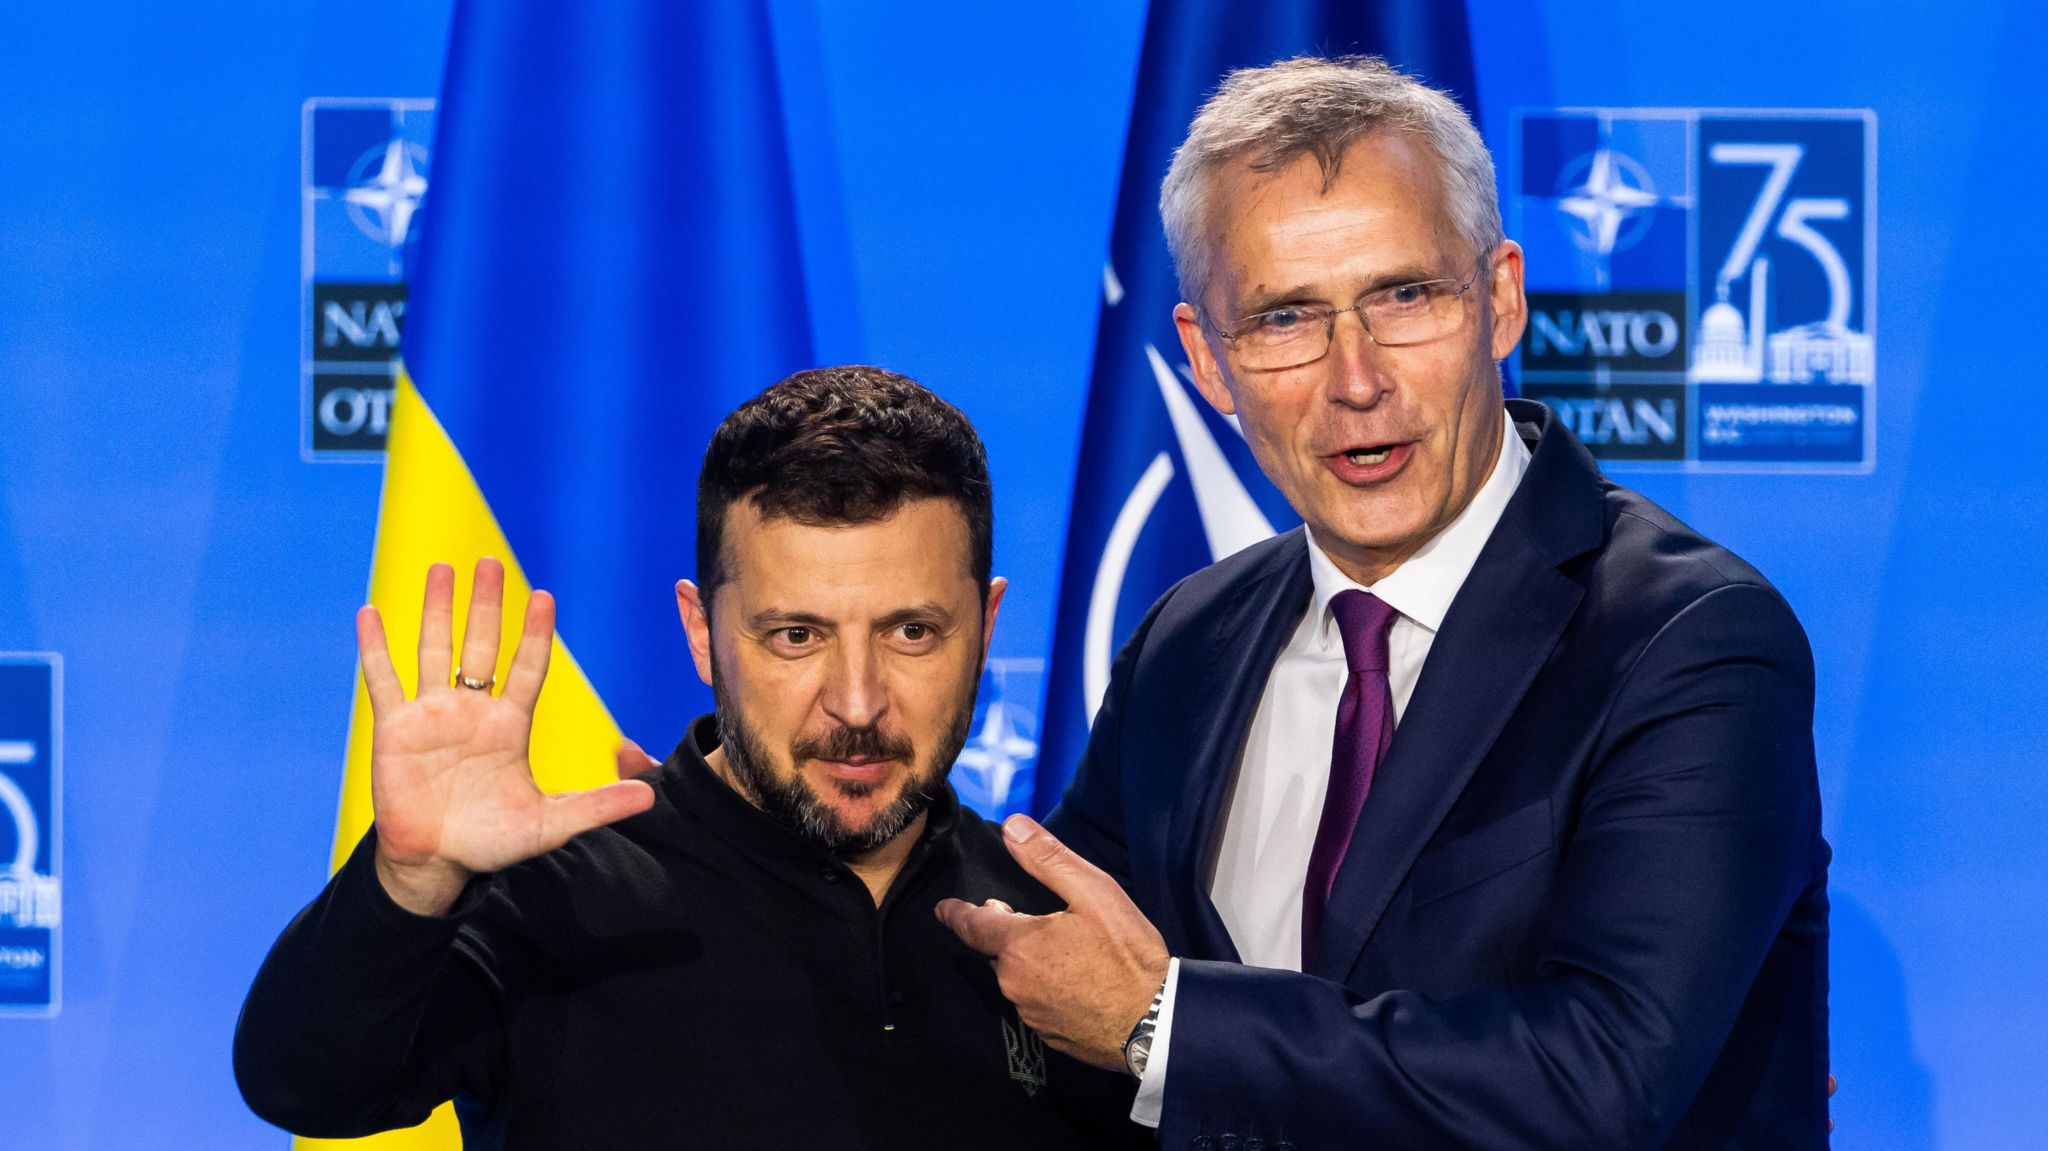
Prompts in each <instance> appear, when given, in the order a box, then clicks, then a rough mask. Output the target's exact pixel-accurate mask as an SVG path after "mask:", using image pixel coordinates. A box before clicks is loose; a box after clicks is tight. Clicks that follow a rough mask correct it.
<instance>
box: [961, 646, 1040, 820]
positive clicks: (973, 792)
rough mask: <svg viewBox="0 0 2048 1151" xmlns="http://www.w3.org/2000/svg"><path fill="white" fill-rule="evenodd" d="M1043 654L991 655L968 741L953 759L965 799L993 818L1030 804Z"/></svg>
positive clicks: (977, 694) (976, 702) (963, 798)
mask: <svg viewBox="0 0 2048 1151" xmlns="http://www.w3.org/2000/svg"><path fill="white" fill-rule="evenodd" d="M1044 695H1045V661H1044V660H1042V659H991V660H989V661H987V663H986V664H984V665H983V667H982V673H981V684H980V687H979V688H978V690H977V691H976V693H975V698H974V702H975V709H974V720H973V723H972V725H971V726H970V727H969V728H968V736H967V744H966V746H965V747H962V748H961V749H960V755H959V757H958V758H956V759H955V760H954V761H953V774H952V777H951V783H952V785H953V790H954V792H955V793H956V794H958V795H959V797H960V802H962V803H964V804H966V805H967V806H968V807H971V808H973V809H974V810H976V811H978V812H980V813H981V814H983V815H985V816H987V817H988V818H990V819H1001V818H1003V817H1004V816H1006V815H1009V814H1010V813H1012V812H1017V811H1021V812H1024V813H1026V814H1029V813H1030V810H1031V797H1032V787H1033V784H1034V782H1035V781H1036V776H1037V767H1038V715H1039V710H1040V706H1041V703H1042V701H1043V698H1044Z"/></svg>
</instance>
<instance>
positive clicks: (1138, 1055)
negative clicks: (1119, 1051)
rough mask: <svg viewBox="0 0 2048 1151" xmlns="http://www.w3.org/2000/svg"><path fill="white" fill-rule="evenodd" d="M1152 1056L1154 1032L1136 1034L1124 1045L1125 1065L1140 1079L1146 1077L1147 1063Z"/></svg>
mask: <svg viewBox="0 0 2048 1151" xmlns="http://www.w3.org/2000/svg"><path fill="white" fill-rule="evenodd" d="M1151 1058H1152V1032H1150V1031H1146V1032H1145V1033H1144V1034H1142V1035H1137V1036H1134V1037H1133V1038H1132V1039H1131V1041H1130V1042H1129V1043H1127V1044H1125V1045H1124V1067H1125V1069H1126V1070H1128V1071H1130V1073H1131V1074H1132V1075H1134V1076H1136V1077H1138V1078H1140V1079H1143V1078H1144V1077H1145V1064H1146V1063H1148V1062H1150V1061H1151Z"/></svg>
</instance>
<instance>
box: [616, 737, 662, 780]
mask: <svg viewBox="0 0 2048 1151" xmlns="http://www.w3.org/2000/svg"><path fill="white" fill-rule="evenodd" d="M613 754H614V755H615V756H617V758H618V761H619V778H620V779H635V778H638V777H639V776H643V775H647V774H649V773H650V772H652V771H654V770H655V769H656V768H659V767H660V766H661V761H660V760H658V759H656V758H654V757H653V756H651V755H649V754H647V753H646V752H645V751H643V750H641V748H640V745H639V744H637V743H634V742H633V741H632V740H630V739H621V740H620V741H619V747H618V750H617V751H616V752H614V753H613Z"/></svg>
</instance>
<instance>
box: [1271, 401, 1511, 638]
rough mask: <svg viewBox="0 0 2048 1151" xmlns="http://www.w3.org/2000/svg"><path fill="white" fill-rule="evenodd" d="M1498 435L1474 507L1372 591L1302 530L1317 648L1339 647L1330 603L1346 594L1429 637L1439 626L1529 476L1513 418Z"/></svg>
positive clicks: (1504, 420) (1467, 508) (1504, 419)
mask: <svg viewBox="0 0 2048 1151" xmlns="http://www.w3.org/2000/svg"><path fill="white" fill-rule="evenodd" d="M1500 435H1501V444H1500V453H1499V454H1498V455H1497V456H1495V457H1494V461H1493V470H1492V471H1491V472H1488V473H1487V476H1486V482H1485V483H1483V484H1481V485H1479V491H1478V492H1476V493H1474V495H1473V496H1472V502H1471V503H1469V504H1466V505H1465V510H1464V511H1461V512H1459V513H1458V516H1457V518H1456V519H1454V520H1452V521H1451V522H1450V523H1449V524H1448V525H1447V526H1446V527H1445V528H1444V530H1443V531H1440V532H1438V533H1437V534H1436V536H1435V538H1433V539H1431V540H1430V541H1429V542H1428V543H1426V544H1423V545H1422V550H1420V551H1418V552H1416V553H1415V554H1414V555H1412V556H1409V557H1408V559H1407V560H1405V561H1404V562H1403V563H1402V564H1401V566H1400V567H1397V568H1395V569H1394V570H1393V571H1391V572H1389V573H1387V575H1386V577H1385V578H1384V579H1382V580H1380V581H1379V582H1378V583H1376V584H1373V585H1372V586H1370V587H1367V586H1366V585H1365V584H1362V583H1359V582H1357V581H1355V580H1353V579H1352V578H1351V577H1350V576H1347V575H1345V574H1344V573H1343V572H1342V571H1339V570H1338V568H1337V564H1336V562H1335V561H1333V560H1331V559H1330V557H1329V556H1328V555H1326V554H1324V552H1323V549H1322V548H1321V547H1320V546H1319V545H1318V544H1317V543H1316V537H1315V533H1314V532H1313V531H1310V530H1309V529H1308V528H1307V527H1306V526H1304V527H1303V529H1302V533H1303V535H1304V536H1305V537H1306V538H1307V539H1308V571H1309V577H1310V579H1311V580H1313V581H1314V584H1315V599H1314V602H1313V603H1312V604H1311V605H1310V610H1311V611H1313V612H1314V613H1315V616H1314V618H1315V620H1316V621H1317V622H1316V632H1317V638H1318V639H1319V640H1320V641H1321V642H1323V643H1325V644H1328V643H1335V642H1340V641H1339V640H1338V638H1337V637H1336V635H1335V630H1334V629H1335V625H1334V624H1333V623H1332V621H1331V614H1330V600H1331V598H1332V597H1334V596H1335V595H1336V594H1337V593H1338V592H1340V591H1343V590H1345V589H1346V588H1359V589H1361V590H1363V591H1369V592H1371V593H1372V594H1374V595H1376V596H1378V597H1379V598H1380V599H1382V600H1384V601H1386V603H1387V605H1388V606H1389V607H1391V608H1393V609H1394V610H1395V611H1397V612H1400V613H1401V614H1402V615H1403V616H1405V617H1406V618H1408V619H1409V620H1411V621H1413V622H1415V623H1417V624H1420V625H1421V626H1422V627H1425V628H1428V629H1429V631H1430V633H1431V634H1435V633H1436V631H1437V629H1438V628H1441V627H1442V626H1443V623H1444V615H1445V613H1447V612H1449V611H1450V610H1451V601H1452V600H1453V599H1456V598H1457V595H1458V589H1459V588H1461V587H1463V586H1464V584H1465V577H1466V576H1469V575H1471V574H1472V565H1473V564H1476V563H1478V562H1479V552H1480V549H1482V548H1484V547H1485V546H1486V541H1487V539H1488V538H1489V537H1490V536H1492V535H1493V529H1494V526H1495V525H1496V524H1498V523H1500V517H1501V513H1502V512H1504V511H1506V510H1507V506H1508V500H1509V499H1511V498H1512V497H1513V496H1514V494H1515V488H1516V487H1517V486H1518V485H1520V484H1521V482H1522V473H1523V472H1526V471H1528V470H1529V446H1528V445H1527V444H1524V443H1523V442H1522V437H1521V436H1520V435H1517V434H1516V432H1515V421H1514V419H1513V417H1511V416H1508V415H1506V414H1505V413H1503V414H1502V417H1501V433H1500Z"/></svg>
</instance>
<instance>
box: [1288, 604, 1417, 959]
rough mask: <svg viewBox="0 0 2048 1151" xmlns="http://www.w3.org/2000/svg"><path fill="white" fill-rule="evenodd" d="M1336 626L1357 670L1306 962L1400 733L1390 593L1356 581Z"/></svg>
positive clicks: (1320, 830) (1315, 879)
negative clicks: (1390, 679) (1390, 662)
mask: <svg viewBox="0 0 2048 1151" xmlns="http://www.w3.org/2000/svg"><path fill="white" fill-rule="evenodd" d="M1330 611H1331V613H1332V614H1334V615H1335V616H1336V617H1337V630H1338V632H1339V633H1340V634H1342V635H1343V637H1344V662H1345V664H1346V665H1347V666H1349V667H1350V669H1351V674H1350V675H1349V676H1348V677H1346V679H1345V680H1344V694H1343V696H1342V697H1340V698H1339V699H1338V701H1337V738H1336V740H1335V741H1334V742H1332V743H1331V745H1330V790H1329V791H1328V793H1326V794H1325V795H1324V796H1323V818H1322V820H1321V822H1319V823H1317V824H1316V844H1315V848H1314V850H1312V851H1310V852H1309V857H1308V882H1307V884H1306V885H1305V886H1304V887H1303V889H1302V893H1301V967H1302V970H1304V971H1306V970H1308V969H1309V968H1310V967H1311V966H1312V965H1313V964H1314V962H1315V957H1316V948H1317V947H1318V946H1319V945H1320V944H1321V942H1322V934H1323V912H1324V909H1325V908H1327V907H1328V906H1329V902H1330V887H1331V885H1332V884H1334V883H1336V881H1337V866H1338V865H1339V864H1341V863H1343V862H1344V849H1345V848H1346V847H1348V846H1350V844H1351V829H1352V828H1353V827H1355V826H1357V824H1358V812H1359V809H1360V808H1362V807H1364V806H1365V793H1366V792H1367V791H1369V790H1370V789H1371V788H1372V773H1373V771H1374V769H1376V768H1378V767H1379V765H1380V759H1381V757H1383V756H1385V755H1386V754H1387V744H1389V743H1390V742H1392V741H1393V738H1394V693H1393V691H1392V690H1391V689H1390V688H1389V687H1388V686H1387V632H1388V631H1389V630H1390V629H1392V628H1393V626H1394V617H1395V615H1396V614H1397V613H1396V612H1395V611H1394V609H1393V608H1391V607H1388V606H1387V604H1386V601H1385V600H1382V599H1380V598H1378V597H1377V596H1374V595H1373V594H1371V593H1370V592H1363V591H1359V590H1357V589H1356V588H1350V589H1347V590H1345V591H1340V592H1338V593H1337V594H1336V595H1335V596H1333V597H1331V599H1330Z"/></svg>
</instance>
